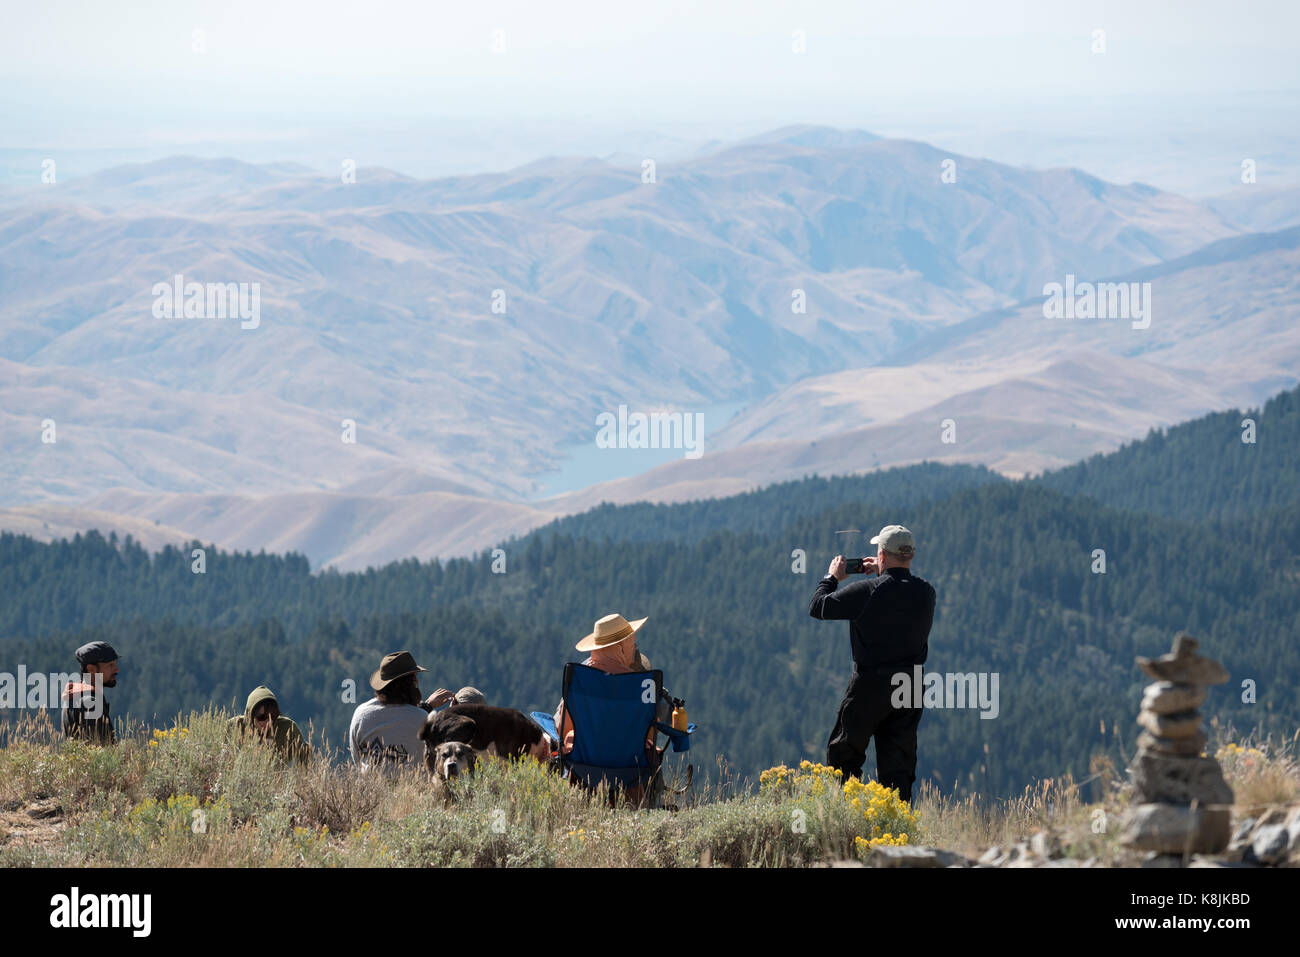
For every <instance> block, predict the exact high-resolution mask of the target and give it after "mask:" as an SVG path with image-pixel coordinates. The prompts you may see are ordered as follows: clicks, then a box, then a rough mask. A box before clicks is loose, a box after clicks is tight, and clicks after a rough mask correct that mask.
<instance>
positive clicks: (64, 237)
mask: <svg viewBox="0 0 1300 957" xmlns="http://www.w3.org/2000/svg"><path fill="white" fill-rule="evenodd" d="M651 174H653V175H651ZM644 180H653V181H649V182H647V181H644ZM946 180H951V181H946ZM1297 223H1300V191H1295V190H1290V191H1288V190H1274V191H1271V192H1265V191H1261V192H1254V191H1253V187H1249V186H1243V187H1241V191H1240V192H1239V193H1236V194H1232V195H1230V196H1226V197H1221V198H1219V199H1216V200H1213V201H1211V202H1208V203H1202V204H1198V203H1195V202H1192V201H1190V200H1187V199H1184V198H1182V197H1179V196H1176V195H1173V194H1170V193H1165V192H1161V191H1158V190H1155V189H1153V188H1151V187H1148V186H1144V185H1141V184H1132V185H1128V186H1120V185H1115V184H1111V183H1107V182H1104V181H1102V180H1099V179H1097V178H1095V177H1092V176H1089V175H1087V174H1086V173H1083V172H1081V171H1078V170H1071V169H1061V170H1048V171H1030V170H1023V169H1017V168H1014V167H1010V166H1005V165H1002V164H998V163H994V162H990V161H986V160H976V159H971V158H967V157H961V156H954V155H951V154H947V153H944V152H942V151H940V150H936V149H934V148H932V147H930V146H928V145H926V144H924V143H917V142H910V141H897V140H885V139H880V138H878V137H875V136H873V135H871V134H869V133H864V132H861V131H841V130H832V129H826V128H820V127H793V128H787V129H783V130H778V131H774V132H773V133H770V134H767V135H765V136H761V137H755V138H752V139H749V140H745V141H743V142H740V143H736V144H720V145H719V147H718V148H717V149H716V151H713V152H710V153H708V154H707V155H703V156H701V157H698V158H695V159H692V160H689V161H686V162H681V163H674V164H665V165H662V166H659V167H658V168H656V169H653V170H650V169H648V168H646V167H643V166H642V165H641V164H640V163H638V162H636V161H635V160H634V159H633V160H632V161H631V162H621V161H620V162H601V161H597V160H585V159H549V160H542V161H539V162H536V163H532V164H529V165H527V166H524V167H520V168H518V169H516V170H513V171H511V172H508V173H502V174H489V175H478V176H462V177H449V178H444V179H437V180H431V181H429V180H417V179H412V178H409V177H405V176H402V175H400V174H397V173H394V172H391V171H387V170H379V169H367V168H362V169H359V170H357V171H356V182H355V183H345V182H342V181H341V179H337V180H331V179H327V178H324V177H321V176H318V175H316V174H313V173H311V172H309V171H308V170H306V169H304V168H302V167H298V166H294V165H291V164H273V165H260V166H259V165H250V164H245V163H240V162H238V161H234V160H221V161H214V160H197V159H188V158H175V159H170V160H165V161H160V162H156V163H149V164H144V165H138V166H124V167H119V168H116V169H112V170H107V171H103V172H100V173H97V174H95V175H92V176H90V177H86V178H84V179H81V180H71V181H68V182H61V183H58V184H57V185H50V186H45V187H40V188H35V189H29V190H23V191H20V190H8V191H4V192H0V448H2V449H3V450H4V453H5V454H4V456H3V458H2V459H0V480H3V488H4V489H5V493H4V495H3V497H0V527H4V528H14V529H20V530H23V531H27V532H30V533H31V534H34V535H38V536H43V537H50V536H55V535H58V534H64V533H66V532H67V531H69V530H75V529H77V528H88V527H98V528H101V529H104V530H106V531H107V530H108V529H109V528H117V529H119V530H121V531H123V532H126V531H131V533H132V534H134V535H136V537H137V538H141V539H142V540H148V536H147V535H143V534H141V533H142V532H147V531H148V529H149V528H150V527H152V528H153V529H154V535H155V536H156V537H157V538H158V539H159V541H160V542H161V541H175V540H176V539H175V538H174V537H173V536H175V535H180V536H187V537H200V538H202V539H204V540H206V541H213V542H216V543H219V544H221V545H223V546H226V547H231V548H243V549H247V548H251V549H259V548H267V549H273V550H277V551H281V550H296V551H301V552H303V553H305V554H307V555H308V556H309V557H310V558H311V560H312V562H313V564H323V563H333V564H336V565H338V566H340V567H343V568H356V567H364V566H365V565H367V564H371V563H382V562H384V561H388V560H391V559H395V558H400V557H404V556H406V555H418V556H420V557H430V556H432V555H444V556H445V555H451V554H463V553H467V552H469V551H472V550H474V549H477V548H482V547H486V546H488V545H490V544H492V543H493V542H495V541H498V540H500V539H501V538H503V537H505V536H508V535H510V534H515V533H521V532H523V531H526V530H527V529H529V528H532V527H535V526H537V525H539V524H542V523H544V522H546V521H549V520H550V519H551V518H554V517H555V516H558V515H562V514H569V513H572V512H576V511H581V510H583V509H585V508H587V507H589V506H591V505H594V504H598V503H599V502H601V501H604V500H609V501H615V502H627V501H635V500H641V499H644V500H650V501H681V500H685V499H690V498H698V497H708V496H716V495H723V494H730V493H734V492H738V491H743V490H746V489H750V488H754V487H756V486H758V485H761V484H765V483H768V482H772V481H778V480H784V479H790V478H798V477H801V476H803V475H806V474H809V473H812V472H819V473H822V474H830V473H849V472H859V471H864V470H869V469H873V468H877V467H885V466H890V465H896V464H905V463H909V462H915V461H921V460H924V459H929V460H932V461H947V462H968V463H979V464H985V465H988V466H990V467H992V468H994V469H997V470H999V471H1002V472H1005V473H1007V474H1025V473H1028V472H1035V471H1041V470H1042V469H1044V468H1049V467H1055V466H1059V465H1062V464H1066V463H1068V462H1071V461H1075V460H1078V459H1080V458H1082V457H1084V456H1086V455H1089V454H1091V453H1094V452H1097V451H1103V450H1107V449H1113V448H1115V447H1117V446H1118V445H1119V444H1121V443H1122V442H1123V441H1124V440H1126V439H1130V438H1135V437H1138V436H1140V435H1143V434H1145V432H1146V431H1147V429H1148V428H1150V427H1151V426H1155V425H1164V424H1169V423H1172V422H1175V421H1179V420H1182V419H1186V418H1189V417H1191V416H1194V415H1197V414H1201V413H1204V412H1208V411H1211V410H1214V409H1220V408H1225V407H1228V406H1233V405H1242V406H1244V405H1249V404H1252V403H1258V402H1260V401H1262V400H1263V399H1264V398H1265V397H1267V396H1268V395H1269V394H1271V393H1274V392H1276V391H1277V390H1278V389H1281V388H1285V387H1288V386H1290V385H1293V384H1295V382H1296V381H1297V378H1296V373H1295V370H1296V369H1297V368H1300V362H1298V361H1297V360H1300V334H1297V333H1296V332H1295V330H1294V324H1293V323H1292V322H1289V321H1287V319H1288V317H1292V316H1294V314H1295V307H1296V303H1297V292H1298V290H1297V278H1296V277H1297V274H1298V273H1297V268H1296V267H1297V257H1298V253H1297V242H1298V241H1300V231H1298V230H1297V229H1296V228H1295V226H1296V224H1297ZM176 275H182V276H183V277H184V280H185V281H189V282H198V283H222V284H225V283H249V284H252V283H256V284H258V288H259V290H260V317H259V322H258V324H257V327H256V328H248V329H243V328H240V323H239V321H238V320H237V319H229V318H227V319H216V318H210V319H200V318H189V319H185V318H172V319H168V318H158V317H157V316H156V315H155V309H154V306H155V302H156V300H157V295H156V294H155V292H154V290H155V286H156V285H157V284H168V283H171V282H172V281H173V277H174V276H176ZM1067 276H1073V277H1077V279H1078V280H1079V281H1085V282H1095V281H1102V280H1112V279H1117V280H1118V279H1122V280H1124V281H1133V282H1139V283H1142V282H1149V283H1151V306H1152V319H1151V323H1150V327H1149V328H1146V329H1133V328H1131V327H1130V324H1129V322H1127V321H1123V320H1055V319H1045V318H1044V317H1043V305H1042V303H1043V288H1044V286H1045V284H1047V283H1052V282H1056V283H1064V282H1065V281H1066V277H1067ZM800 305H803V306H804V308H803V309H802V310H800V308H799V306H800ZM741 400H743V401H745V402H747V403H748V407H747V408H746V409H745V411H744V412H742V413H741V414H740V415H739V416H737V417H736V418H735V419H733V420H731V421H730V422H728V423H727V424H726V425H725V426H724V427H720V428H718V427H712V428H711V431H709V433H708V434H707V435H706V439H705V454H704V455H703V456H702V457H701V458H699V459H695V460H687V459H682V460H678V461H674V462H671V463H669V464H667V465H662V466H660V467H658V468H656V469H653V470H651V471H649V472H645V473H644V474H639V475H635V476H632V477H629V478H622V479H616V480H614V481H612V482H606V483H602V484H599V485H596V486H593V487H589V488H585V489H577V490H572V491H568V492H565V493H563V494H560V495H558V496H552V497H550V498H547V499H541V500H539V499H537V498H536V490H537V487H538V484H537V483H538V480H539V479H540V478H541V477H542V476H543V475H544V473H546V472H547V470H548V469H552V468H554V467H555V466H556V465H557V464H558V463H559V462H560V461H561V460H562V457H563V456H564V454H565V451H566V450H567V449H569V448H571V447H573V446H575V445H577V444H579V443H587V444H590V443H592V442H593V440H594V436H595V431H596V428H595V417H596V416H597V415H598V414H599V413H601V412H607V411H614V410H616V409H617V408H618V407H619V405H620V404H622V405H627V406H628V407H629V408H631V409H634V410H643V411H651V410H655V409H666V408H673V409H677V410H685V411H696V410H701V409H704V408H711V407H714V406H716V405H717V404H718V403H723V402H735V401H741ZM46 420H53V423H54V426H55V429H56V435H57V441H55V442H54V443H52V444H50V443H48V442H42V433H43V432H45V431H47V429H46V426H45V424H44V423H45V422H46ZM345 420H346V421H347V422H351V423H353V424H354V425H353V428H354V429H355V439H356V441H355V442H346V441H344V437H345V435H346V434H347V432H348V426H347V425H346V424H345ZM945 420H952V422H953V424H954V426H955V429H950V430H948V433H949V434H948V435H947V436H946V437H948V438H954V439H955V440H954V441H951V442H946V441H943V439H944V438H945V436H944V435H943V434H942V432H943V423H944V421H945ZM609 454H610V455H618V454H622V453H621V452H620V451H619V450H609Z"/></svg>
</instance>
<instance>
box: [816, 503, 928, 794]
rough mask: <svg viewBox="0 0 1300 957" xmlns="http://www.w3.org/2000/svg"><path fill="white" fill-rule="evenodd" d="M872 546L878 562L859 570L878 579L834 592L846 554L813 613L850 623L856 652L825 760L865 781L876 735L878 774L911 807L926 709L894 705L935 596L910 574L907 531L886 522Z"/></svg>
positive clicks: (921, 657) (916, 656) (917, 658)
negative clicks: (899, 678)
mask: <svg viewBox="0 0 1300 957" xmlns="http://www.w3.org/2000/svg"><path fill="white" fill-rule="evenodd" d="M871 544H873V545H875V546H876V557H875V558H874V559H873V558H863V559H862V560H861V561H862V569H861V570H862V572H863V573H865V574H866V575H868V576H873V575H874V576H876V577H874V578H873V577H868V578H867V579H866V580H865V581H860V582H854V583H853V584H852V585H849V586H847V587H845V588H842V589H839V590H838V591H837V590H836V587H837V586H838V585H839V583H840V582H841V581H843V580H844V579H845V578H847V577H848V575H849V570H848V563H847V562H846V561H845V560H844V556H843V555H836V556H835V559H834V560H833V561H832V562H831V566H830V569H829V570H828V571H827V573H826V577H825V578H823V579H822V580H821V581H820V582H818V583H817V591H816V593H815V594H814V595H813V599H812V604H811V605H810V606H809V608H808V613H809V614H810V615H812V617H814V618H820V619H822V620H824V621H832V620H833V621H848V622H849V640H850V643H851V645H852V648H853V676H852V677H851V678H850V679H849V686H848V689H847V690H846V691H845V692H844V700H843V701H842V702H841V703H840V710H839V714H837V715H836V717H835V727H834V728H833V729H832V730H831V736H830V740H829V741H828V742H827V745H826V763H827V764H828V765H830V766H831V767H833V768H838V769H839V770H840V771H841V772H842V773H843V776H844V780H848V779H849V778H850V777H855V778H861V777H862V765H863V763H864V762H865V761H866V759H867V745H868V744H870V743H871V739H872V738H873V737H874V738H875V739H876V777H877V778H878V779H879V781H880V783H881V784H883V785H884V786H885V787H887V788H898V795H899V797H900V798H902V799H903V800H904V801H907V802H909V803H910V802H911V800H912V782H913V781H914V780H915V779H916V729H917V725H919V724H920V723H921V709H920V708H912V707H903V708H898V707H895V706H894V702H893V698H894V689H895V681H894V675H896V674H898V673H900V672H901V673H903V674H907V675H910V674H911V673H912V669H913V667H914V666H916V665H923V664H925V659H926V655H927V654H928V653H929V647H930V645H929V639H930V625H931V624H932V623H933V621H934V605H935V593H934V587H933V586H932V585H931V584H930V583H929V582H927V581H926V580H925V579H924V578H920V577H918V576H916V575H913V574H912V572H911V564H912V556H913V555H914V554H915V553H916V547H915V543H914V542H913V540H912V533H911V532H910V531H908V529H906V528H904V527H903V526H902V525H886V526H885V527H884V528H882V529H881V530H880V534H879V535H877V536H876V537H875V538H873V539H872V540H871Z"/></svg>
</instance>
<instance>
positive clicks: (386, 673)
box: [370, 651, 429, 691]
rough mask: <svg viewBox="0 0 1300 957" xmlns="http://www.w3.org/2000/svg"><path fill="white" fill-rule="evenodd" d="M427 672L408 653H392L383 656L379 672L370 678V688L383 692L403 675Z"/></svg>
mask: <svg viewBox="0 0 1300 957" xmlns="http://www.w3.org/2000/svg"><path fill="white" fill-rule="evenodd" d="M428 670H429V669H428V668H421V667H420V666H419V665H417V664H416V663H415V656H414V655H412V654H411V653H410V652H409V651H394V652H393V653H392V654H391V655H384V660H383V661H381V662H380V663H379V670H378V671H376V672H375V673H374V674H373V675H371V676H370V687H372V688H374V689H375V690H376V691H383V690H384V689H385V688H387V687H388V686H389V685H390V684H392V683H393V682H394V681H396V680H397V679H398V678H400V677H402V676H403V675H411V674H415V672H417V671H428Z"/></svg>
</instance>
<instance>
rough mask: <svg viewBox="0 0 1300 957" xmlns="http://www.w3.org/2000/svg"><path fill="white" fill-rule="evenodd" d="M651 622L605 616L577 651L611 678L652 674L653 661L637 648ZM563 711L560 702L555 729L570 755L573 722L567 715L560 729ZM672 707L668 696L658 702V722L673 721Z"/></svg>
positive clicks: (665, 694) (578, 644)
mask: <svg viewBox="0 0 1300 957" xmlns="http://www.w3.org/2000/svg"><path fill="white" fill-rule="evenodd" d="M649 620H650V619H649V618H638V619H636V620H635V621H628V620H627V619H626V618H624V617H623V616H622V615H619V614H613V615H606V616H605V617H604V618H601V619H600V620H599V621H597V622H596V623H595V624H594V625H593V626H592V629H591V632H590V633H589V634H587V635H584V636H583V637H582V638H580V639H578V643H577V644H576V645H574V648H575V649H576V650H578V651H586V652H590V655H589V657H588V658H587V660H585V661H584V662H583V664H584V665H587V666H588V667H591V668H598V669H600V670H601V671H603V672H605V673H606V674H609V675H625V674H628V673H630V672H633V671H649V670H650V659H649V658H647V657H646V656H645V655H643V654H641V652H640V651H638V650H637V647H636V635H637V632H638V631H640V630H641V628H642V626H643V625H645V623H646V622H647V621H649ZM562 711H564V700H563V699H561V700H560V704H559V706H558V707H557V708H556V709H555V726H556V727H557V728H560V741H561V742H562V747H563V749H564V751H565V752H566V753H567V752H569V751H571V750H573V719H572V718H571V717H569V714H568V712H565V713H564V715H563V718H564V727H562V728H561V727H560V718H561V714H560V713H561V712H562ZM672 714H673V706H672V699H671V698H670V697H669V696H668V695H667V693H666V692H665V693H664V695H663V696H661V697H660V699H659V704H658V707H657V709H656V713H655V720H657V721H663V722H665V723H667V722H669V721H671V720H672ZM649 740H650V742H651V743H652V744H653V742H654V732H653V731H652V732H651V734H650V739H649Z"/></svg>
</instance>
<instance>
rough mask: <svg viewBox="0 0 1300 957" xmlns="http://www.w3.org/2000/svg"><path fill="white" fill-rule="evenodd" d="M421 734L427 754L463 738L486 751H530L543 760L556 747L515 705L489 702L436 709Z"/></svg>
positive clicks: (503, 754)
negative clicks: (503, 705) (513, 706)
mask: <svg viewBox="0 0 1300 957" xmlns="http://www.w3.org/2000/svg"><path fill="white" fill-rule="evenodd" d="M420 738H421V740H423V741H424V748H425V753H426V755H428V754H429V753H431V752H434V751H435V750H436V749H437V748H438V747H440V746H441V745H443V744H446V743H447V742H460V743H462V744H466V745H468V746H469V747H471V748H473V749H474V750H475V751H480V752H483V753H485V754H495V755H498V756H499V757H503V758H509V757H523V756H525V755H527V756H528V757H531V758H533V759H534V760H536V761H539V762H540V763H542V764H545V763H546V762H547V761H549V760H550V759H551V749H552V747H553V742H552V741H551V738H550V735H548V734H547V733H546V732H545V731H543V730H542V729H541V727H539V726H538V724H537V722H535V721H533V720H532V719H531V718H527V717H525V716H524V715H523V714H522V713H521V712H519V711H516V710H515V709H513V708H498V707H496V706H495V705H490V704H455V705H452V706H451V707H450V708H447V709H446V710H445V711H438V712H434V713H433V714H431V715H429V717H428V719H426V720H425V722H424V727H423V728H421V729H420ZM426 760H427V758H426Z"/></svg>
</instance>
